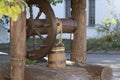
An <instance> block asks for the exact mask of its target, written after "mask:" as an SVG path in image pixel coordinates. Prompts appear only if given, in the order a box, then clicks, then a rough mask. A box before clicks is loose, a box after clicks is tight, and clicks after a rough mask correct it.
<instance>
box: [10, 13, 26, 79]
mask: <svg viewBox="0 0 120 80" xmlns="http://www.w3.org/2000/svg"><path fill="white" fill-rule="evenodd" d="M10 31H11V33H10V53H11V78H12V80H24V66H25V55H26V17H25V13H21V14H20V15H19V17H18V20H17V21H16V22H12V21H11V27H10Z"/></svg>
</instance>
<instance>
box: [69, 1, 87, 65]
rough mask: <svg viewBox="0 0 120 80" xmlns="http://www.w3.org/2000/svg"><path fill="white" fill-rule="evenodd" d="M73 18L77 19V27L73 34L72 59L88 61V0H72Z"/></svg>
mask: <svg viewBox="0 0 120 80" xmlns="http://www.w3.org/2000/svg"><path fill="white" fill-rule="evenodd" d="M71 4H72V18H73V19H75V20H76V21H77V29H76V31H75V32H74V34H73V40H72V49H71V58H70V59H71V61H75V62H82V63H84V62H85V61H86V12H85V8H86V0H72V1H71Z"/></svg>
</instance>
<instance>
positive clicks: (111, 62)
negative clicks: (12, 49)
mask: <svg viewBox="0 0 120 80" xmlns="http://www.w3.org/2000/svg"><path fill="white" fill-rule="evenodd" d="M8 53H9V51H8V50H7V49H4V50H0V62H6V61H7V62H9V59H10V56H9V55H8ZM69 56H70V55H69V54H67V58H68V59H69ZM87 63H89V64H97V65H102V66H109V67H111V68H112V69H113V76H114V77H113V80H120V54H87Z"/></svg>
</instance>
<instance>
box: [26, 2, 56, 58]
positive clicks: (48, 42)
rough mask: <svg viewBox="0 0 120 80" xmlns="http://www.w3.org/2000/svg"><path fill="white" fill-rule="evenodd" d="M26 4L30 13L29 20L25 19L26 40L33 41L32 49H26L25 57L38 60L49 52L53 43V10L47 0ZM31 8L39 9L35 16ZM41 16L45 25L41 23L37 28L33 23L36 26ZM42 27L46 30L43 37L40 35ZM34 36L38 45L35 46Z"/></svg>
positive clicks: (54, 26)
mask: <svg viewBox="0 0 120 80" xmlns="http://www.w3.org/2000/svg"><path fill="white" fill-rule="evenodd" d="M27 3H28V5H29V11H30V18H29V19H27V39H28V40H31V39H33V46H32V49H27V57H28V58H30V59H40V58H43V57H45V56H46V55H47V54H48V53H49V52H50V50H51V49H52V47H53V45H54V43H55V39H56V34H57V32H56V27H57V23H56V19H55V15H54V13H53V10H52V8H51V6H50V4H49V3H48V2H47V0H28V1H27ZM33 6H35V7H37V8H38V9H39V11H38V14H37V16H34V15H33V14H34V9H33V8H32V7H33ZM41 14H44V16H45V17H44V18H45V23H44V24H42V22H41V24H42V26H37V25H35V23H36V24H37V22H36V21H37V20H39V19H41ZM40 27H41V28H40ZM42 27H43V28H44V30H47V33H46V34H45V35H43V33H40V29H42ZM44 30H43V31H44ZM45 32H46V31H45ZM36 36H37V40H38V39H39V42H40V44H37V41H36Z"/></svg>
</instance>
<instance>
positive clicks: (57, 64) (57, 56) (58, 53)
mask: <svg viewBox="0 0 120 80" xmlns="http://www.w3.org/2000/svg"><path fill="white" fill-rule="evenodd" d="M48 67H50V68H54V69H60V68H65V67H66V56H65V48H64V46H54V47H53V49H52V50H51V52H50V53H49V54H48Z"/></svg>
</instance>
